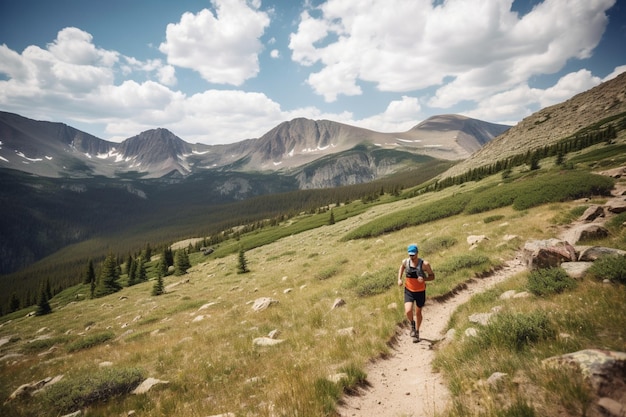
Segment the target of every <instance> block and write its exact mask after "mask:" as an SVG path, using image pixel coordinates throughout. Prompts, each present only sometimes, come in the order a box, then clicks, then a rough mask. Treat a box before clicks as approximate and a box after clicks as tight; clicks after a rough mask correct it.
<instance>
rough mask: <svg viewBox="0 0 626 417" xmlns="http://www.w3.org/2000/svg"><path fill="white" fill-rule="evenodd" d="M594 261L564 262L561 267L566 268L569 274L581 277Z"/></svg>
mask: <svg viewBox="0 0 626 417" xmlns="http://www.w3.org/2000/svg"><path fill="white" fill-rule="evenodd" d="M591 265H593V262H563V263H562V264H561V268H563V269H564V270H565V272H566V273H567V275H569V276H570V277H572V278H574V279H581V278H583V277H584V276H585V274H586V273H587V270H588V269H589V268H591Z"/></svg>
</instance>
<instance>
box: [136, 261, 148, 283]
mask: <svg viewBox="0 0 626 417" xmlns="http://www.w3.org/2000/svg"><path fill="white" fill-rule="evenodd" d="M147 280H148V274H147V273H146V264H145V262H144V260H143V258H140V259H139V262H138V264H137V281H139V282H144V281H147Z"/></svg>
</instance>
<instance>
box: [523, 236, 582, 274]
mask: <svg viewBox="0 0 626 417" xmlns="http://www.w3.org/2000/svg"><path fill="white" fill-rule="evenodd" d="M523 252H524V259H525V261H526V266H527V267H528V268H529V269H539V268H551V267H556V266H559V265H561V263H563V262H573V261H576V260H577V256H576V250H575V249H574V247H573V246H572V245H570V244H569V242H567V241H564V240H560V239H547V240H529V241H528V242H526V244H525V245H524V250H523Z"/></svg>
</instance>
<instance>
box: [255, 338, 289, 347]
mask: <svg viewBox="0 0 626 417" xmlns="http://www.w3.org/2000/svg"><path fill="white" fill-rule="evenodd" d="M283 342H284V340H282V339H272V338H269V337H257V338H256V339H254V340H253V341H252V343H253V344H254V345H256V346H274V345H278V344H281V343H283Z"/></svg>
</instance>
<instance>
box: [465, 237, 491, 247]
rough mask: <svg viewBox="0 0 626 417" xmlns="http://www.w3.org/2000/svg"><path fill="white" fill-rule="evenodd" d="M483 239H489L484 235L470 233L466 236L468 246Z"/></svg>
mask: <svg viewBox="0 0 626 417" xmlns="http://www.w3.org/2000/svg"><path fill="white" fill-rule="evenodd" d="M484 240H489V238H487V236H485V235H470V236H468V237H467V244H468V245H470V246H473V245H477V244H479V243H480V242H482V241H484Z"/></svg>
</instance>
